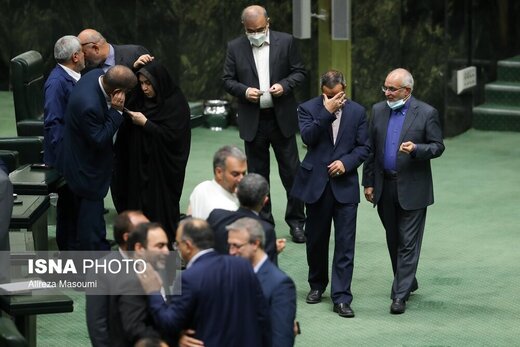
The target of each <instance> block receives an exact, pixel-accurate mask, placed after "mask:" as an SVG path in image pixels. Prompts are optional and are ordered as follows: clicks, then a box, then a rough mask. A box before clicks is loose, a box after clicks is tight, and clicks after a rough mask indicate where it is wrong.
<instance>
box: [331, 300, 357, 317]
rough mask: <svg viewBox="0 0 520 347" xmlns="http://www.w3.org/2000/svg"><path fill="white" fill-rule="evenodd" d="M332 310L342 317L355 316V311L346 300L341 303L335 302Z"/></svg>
mask: <svg viewBox="0 0 520 347" xmlns="http://www.w3.org/2000/svg"><path fill="white" fill-rule="evenodd" d="M332 311H334V312H336V313H337V314H338V315H339V316H340V317H345V318H353V317H354V311H353V310H352V308H351V307H350V304H347V303H345V302H343V303H341V304H334V308H333V309H332Z"/></svg>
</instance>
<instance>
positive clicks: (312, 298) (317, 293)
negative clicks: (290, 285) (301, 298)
mask: <svg viewBox="0 0 520 347" xmlns="http://www.w3.org/2000/svg"><path fill="white" fill-rule="evenodd" d="M321 294H323V293H322V292H321V290H318V289H311V291H310V292H309V294H307V298H306V299H305V301H306V302H307V303H308V304H317V303H318V302H320V301H321Z"/></svg>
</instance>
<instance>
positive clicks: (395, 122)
mask: <svg viewBox="0 0 520 347" xmlns="http://www.w3.org/2000/svg"><path fill="white" fill-rule="evenodd" d="M409 107H410V100H408V101H407V102H406V103H405V104H404V106H403V107H401V108H400V109H397V110H392V113H391V114H390V119H389V120H388V128H387V130H386V141H385V152H384V153H385V156H384V169H385V170H386V171H394V172H396V171H397V152H398V151H399V146H400V145H401V144H400V143H399V137H400V136H401V130H402V128H403V124H404V118H405V117H406V112H407V111H408V108H409Z"/></svg>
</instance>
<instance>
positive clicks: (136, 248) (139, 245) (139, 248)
mask: <svg viewBox="0 0 520 347" xmlns="http://www.w3.org/2000/svg"><path fill="white" fill-rule="evenodd" d="M145 250H146V248H145V247H144V246H143V244H142V243H141V242H136V243H135V246H134V251H135V252H138V253H142V252H144V251H145Z"/></svg>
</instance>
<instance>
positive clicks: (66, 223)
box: [56, 184, 78, 251]
mask: <svg viewBox="0 0 520 347" xmlns="http://www.w3.org/2000/svg"><path fill="white" fill-rule="evenodd" d="M57 193H58V205H57V206H56V243H57V244H58V249H59V250H60V251H66V250H74V249H77V248H78V245H77V241H78V240H77V232H76V231H77V228H76V221H75V219H74V218H73V216H74V210H73V208H74V195H73V193H72V192H71V190H70V189H69V186H68V185H66V184H65V185H63V186H61V187H60V188H59V189H58V191H57Z"/></svg>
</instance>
